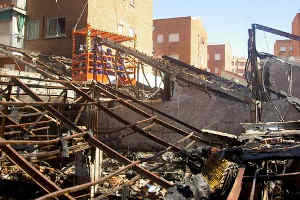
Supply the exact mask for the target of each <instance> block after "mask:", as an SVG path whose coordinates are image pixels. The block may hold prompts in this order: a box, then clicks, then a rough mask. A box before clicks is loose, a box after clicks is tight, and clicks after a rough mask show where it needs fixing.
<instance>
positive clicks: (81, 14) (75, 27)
mask: <svg viewBox="0 0 300 200" xmlns="http://www.w3.org/2000/svg"><path fill="white" fill-rule="evenodd" d="M87 6H88V0H85V4H84V6H83V8H82V11H81V13H80V15H79V17H78V19H77V21H76V24H75V26H74V31H76V30H77V26H78V24H79V22H80V20H81V18H82V16H83V14H84V13H85V11H86V8H87Z"/></svg>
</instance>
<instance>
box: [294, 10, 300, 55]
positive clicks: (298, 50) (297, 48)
mask: <svg viewBox="0 0 300 200" xmlns="http://www.w3.org/2000/svg"><path fill="white" fill-rule="evenodd" d="M292 33H293V34H294V35H299V36H300V13H297V14H296V16H295V18H294V20H293V23H292ZM293 48H294V52H293V56H295V57H300V41H293Z"/></svg>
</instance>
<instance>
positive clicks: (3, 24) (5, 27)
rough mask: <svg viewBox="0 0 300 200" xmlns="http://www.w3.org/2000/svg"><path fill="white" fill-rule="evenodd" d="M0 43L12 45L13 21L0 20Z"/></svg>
mask: <svg viewBox="0 0 300 200" xmlns="http://www.w3.org/2000/svg"><path fill="white" fill-rule="evenodd" d="M0 43H1V44H5V45H11V21H0Z"/></svg>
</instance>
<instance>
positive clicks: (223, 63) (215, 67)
mask: <svg viewBox="0 0 300 200" xmlns="http://www.w3.org/2000/svg"><path fill="white" fill-rule="evenodd" d="M207 52H208V59H207V71H209V72H212V73H215V74H217V75H221V72H222V71H230V72H233V71H234V69H233V67H232V50H231V45H230V44H227V43H226V44H213V45H207Z"/></svg>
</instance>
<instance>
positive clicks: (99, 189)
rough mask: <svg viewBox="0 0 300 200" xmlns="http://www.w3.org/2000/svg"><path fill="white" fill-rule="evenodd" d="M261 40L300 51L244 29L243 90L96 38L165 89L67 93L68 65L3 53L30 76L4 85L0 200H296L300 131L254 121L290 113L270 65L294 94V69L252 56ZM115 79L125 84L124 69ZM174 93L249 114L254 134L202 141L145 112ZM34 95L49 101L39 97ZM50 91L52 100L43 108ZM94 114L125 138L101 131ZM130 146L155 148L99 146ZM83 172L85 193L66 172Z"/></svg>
mask: <svg viewBox="0 0 300 200" xmlns="http://www.w3.org/2000/svg"><path fill="white" fill-rule="evenodd" d="M257 29H258V30H262V31H266V32H270V33H273V34H277V35H280V36H284V37H287V38H289V39H292V40H298V41H300V37H299V36H295V35H292V34H289V33H285V32H282V31H279V30H275V29H272V28H268V27H265V26H261V25H257V24H254V25H253V26H252V29H249V42H248V47H249V55H248V62H247V66H246V72H245V76H246V80H247V82H248V86H247V87H246V86H243V85H240V84H238V83H236V82H234V81H230V80H226V79H224V78H220V77H218V76H216V75H214V74H212V73H209V72H206V71H203V70H200V69H197V68H194V67H193V66H189V65H187V64H185V63H182V62H181V61H179V60H176V59H173V58H170V57H168V56H165V57H164V58H163V59H156V58H153V57H149V56H147V55H145V54H144V53H141V52H139V51H137V50H136V49H133V48H129V47H125V46H123V45H121V44H119V43H115V42H113V41H111V40H109V39H104V38H101V37H95V38H94V42H95V44H98V45H101V46H103V47H108V48H111V49H113V50H115V51H118V52H123V53H124V54H125V55H126V56H127V57H128V58H130V59H135V60H136V61H135V62H136V63H137V64H138V69H137V70H143V66H144V65H145V66H146V65H148V66H150V67H152V68H153V69H154V70H156V71H158V73H157V74H159V76H160V77H161V78H162V80H163V85H164V87H163V88H160V87H156V88H154V89H153V88H151V87H141V85H139V83H138V82H139V81H138V80H137V83H136V84H132V83H130V84H127V85H126V86H124V87H122V86H118V81H117V82H116V83H111V82H110V81H109V84H103V83H101V82H96V81H90V82H82V81H74V80H72V78H71V75H70V74H71V73H70V72H69V71H68V69H65V68H64V69H62V68H60V67H58V66H65V65H68V64H69V63H70V62H71V61H68V60H66V59H62V58H60V57H51V58H49V57H48V58H42V57H33V56H32V55H30V54H29V53H28V52H26V51H25V50H22V49H15V48H12V47H8V46H4V45H1V46H0V53H1V54H3V55H5V56H7V57H8V58H10V59H12V60H13V61H14V62H15V63H16V64H17V65H18V66H20V67H24V66H26V67H27V68H30V69H31V70H32V71H35V72H36V73H37V74H38V76H36V77H27V76H22V75H8V74H1V88H2V89H1V90H0V97H1V101H0V113H1V118H0V119H1V121H0V123H1V125H0V136H1V140H0V150H1V158H0V167H1V181H0V187H1V189H0V190H1V192H0V196H1V197H2V198H4V199H5V198H8V197H10V198H14V199H34V198H36V199H39V200H44V199H88V198H93V199H170V200H171V199H172V200H176V199H228V200H234V199H250V200H254V199H264V200H267V199H274V200H275V199H276V200H278V199H299V197H300V193H299V188H300V185H299V184H298V182H299V181H297V180H298V178H299V177H300V172H299V164H300V163H299V161H298V158H299V156H300V140H299V135H300V132H299V130H300V121H285V119H284V116H282V114H281V113H280V110H279V109H278V107H277V106H276V105H275V104H274V105H272V107H273V108H274V113H275V114H276V115H277V114H278V116H279V121H278V122H263V112H262V111H263V107H264V105H266V104H272V101H273V98H274V97H276V98H281V99H288V101H289V102H290V103H291V104H292V105H294V106H295V107H298V102H300V101H298V99H297V98H296V97H294V96H293V95H292V93H289V94H286V93H282V92H281V91H277V90H276V89H274V88H273V87H272V84H271V82H270V80H269V79H270V72H269V71H270V70H271V66H272V64H273V63H278V64H280V65H284V66H285V67H288V69H289V77H290V79H289V81H290V82H292V81H293V79H292V73H293V69H294V66H297V64H296V63H293V62H291V61H289V60H283V59H279V58H277V57H275V56H273V55H269V54H265V53H259V52H257V50H256V41H255V33H256V30H257ZM16 52H17V53H18V55H16V54H15V53H16ZM19 55H22V56H19ZM114 70H115V71H114V74H115V75H116V76H120V77H119V78H122V76H123V75H122V74H121V72H120V69H118V68H115V69H114ZM68 74H69V75H68ZM38 77H39V78H38ZM136 79H139V77H137V78H136ZM124 80H125V79H124ZM128 80H129V78H128ZM175 81H176V82H178V83H181V84H183V85H187V86H188V87H194V88H198V89H200V90H201V91H203V92H205V93H207V94H208V95H211V94H212V93H213V94H214V95H218V96H221V97H222V98H228V99H230V100H232V101H236V102H242V103H245V104H248V105H249V110H250V118H251V123H244V124H242V126H243V127H244V128H245V130H246V131H245V133H242V134H239V135H236V134H229V133H222V132H217V131H212V130H203V129H198V128H196V127H194V126H192V125H190V124H188V123H186V122H184V121H182V120H180V119H177V118H175V117H173V116H171V115H169V114H168V113H165V112H162V111H161V110H159V109H157V108H155V107H152V106H151V105H150V104H148V103H147V102H145V101H146V100H152V99H155V98H158V97H159V98H162V99H163V100H165V101H168V100H169V99H170V98H171V97H172V95H173V90H174V82H175ZM147 82H148V81H147ZM41 83H44V84H41ZM149 85H150V84H149ZM141 88H143V89H141ZM39 89H43V90H45V91H47V94H43V95H41V94H38V92H39ZM51 90H57V91H60V92H59V94H57V95H52V96H51V95H50V93H51V92H49V91H51ZM147 93H151V94H152V95H146V94H147ZM70 94H73V96H72V97H70V96H69V95H70ZM50 96H51V98H50ZM117 106H122V107H123V108H124V109H128V110H130V112H133V113H134V114H136V115H138V116H140V117H143V119H142V120H138V121H132V120H130V119H128V118H125V117H124V116H122V115H120V113H118V112H117V111H116V109H115V107H117ZM233 109H234V108H233ZM100 112H101V113H100ZM102 113H104V114H106V115H107V116H109V117H110V118H111V119H113V120H116V121H118V122H119V123H120V124H122V127H121V128H117V129H115V130H109V131H106V132H105V131H102V130H101V129H100V128H99V120H101V119H100V117H101V115H102ZM154 127H160V128H161V129H165V130H168V131H169V132H171V133H173V134H178V135H180V137H181V138H180V139H179V140H178V141H177V142H176V143H170V142H169V141H168V140H167V139H165V138H163V137H159V136H157V135H156V134H155V132H154V131H152V130H154ZM124 130H131V131H130V132H128V131H126V132H124ZM132 134H139V135H142V136H143V137H144V138H146V139H148V140H151V141H152V142H154V143H157V144H159V145H160V146H161V148H160V150H158V151H156V152H151V153H141V152H126V151H122V152H120V151H117V149H116V148H117V147H111V146H110V143H109V139H108V138H109V137H108V138H107V137H106V136H112V135H115V136H114V137H116V138H119V139H122V138H126V137H127V136H128V135H132ZM101 152H103V153H104V156H103V155H102V154H101ZM95 155H96V157H97V156H98V157H101V159H100V160H101V162H100V161H99V159H96V158H95ZM99 155H102V156H99ZM79 160H80V161H82V160H84V162H83V163H86V165H87V168H89V169H88V170H87V171H88V172H89V174H88V176H89V177H88V178H87V181H84V182H83V183H82V182H80V181H76V180H75V179H76V172H74V171H76V170H78V169H76V168H83V167H82V166H77V164H76V162H80V161H79ZM97 167H99V168H100V169H99V170H100V171H101V176H100V175H99V173H98V172H96V170H95V169H96V168H97ZM74 168H75V169H74ZM22 188H23V189H22Z"/></svg>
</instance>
